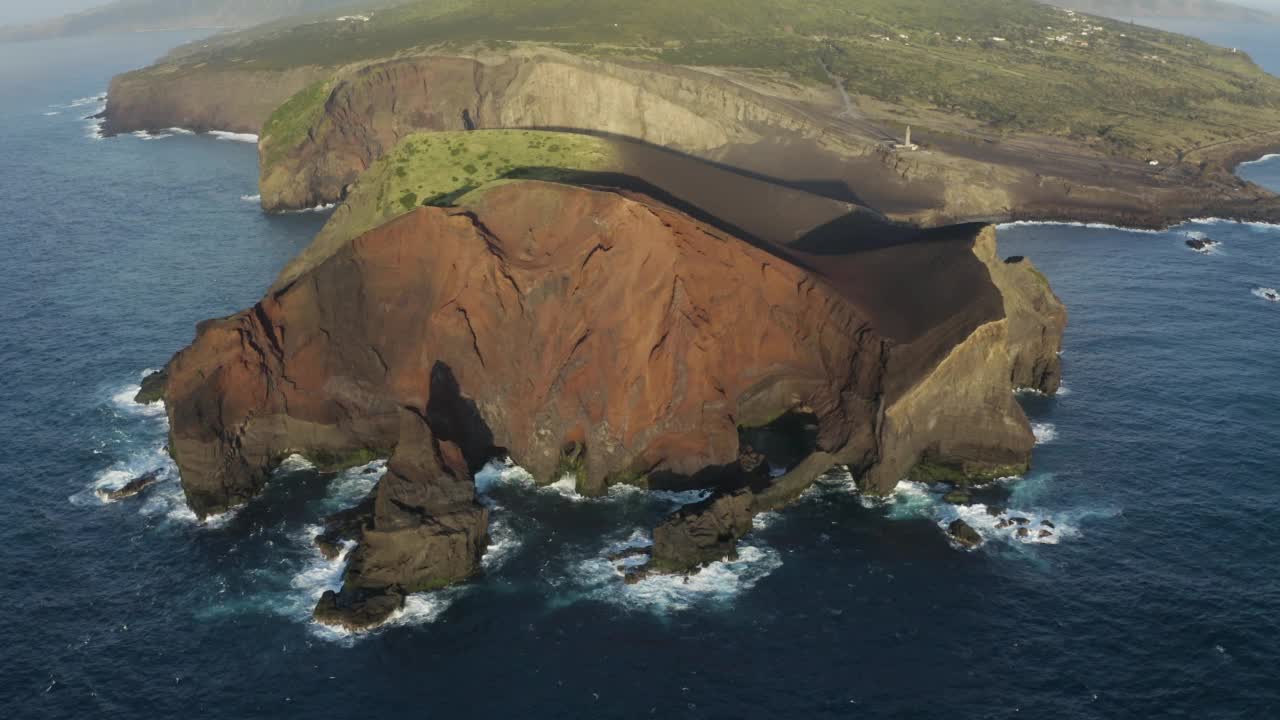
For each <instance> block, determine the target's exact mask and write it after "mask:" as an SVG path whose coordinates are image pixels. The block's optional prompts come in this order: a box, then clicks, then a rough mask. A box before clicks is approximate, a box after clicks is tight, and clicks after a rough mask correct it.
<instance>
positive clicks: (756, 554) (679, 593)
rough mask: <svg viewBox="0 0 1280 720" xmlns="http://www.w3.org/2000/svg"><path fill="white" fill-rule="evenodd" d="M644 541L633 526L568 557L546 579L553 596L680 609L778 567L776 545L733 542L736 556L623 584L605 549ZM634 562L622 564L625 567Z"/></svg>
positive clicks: (722, 600) (562, 600) (710, 600)
mask: <svg viewBox="0 0 1280 720" xmlns="http://www.w3.org/2000/svg"><path fill="white" fill-rule="evenodd" d="M649 545H652V540H650V539H649V537H648V535H647V534H646V533H644V532H643V531H640V530H637V531H634V532H633V533H632V534H631V535H630V536H628V537H627V538H625V539H623V540H620V541H617V542H614V543H611V544H610V545H609V546H607V547H606V548H605V550H604V552H603V553H601V554H600V555H599V556H596V557H591V558H587V559H584V560H580V561H578V562H575V563H573V564H572V565H571V566H570V569H569V574H568V577H567V578H563V579H560V580H549V581H548V582H550V583H551V584H552V585H553V587H556V589H557V590H558V591H559V594H558V596H557V598H556V599H555V600H554V601H553V602H554V603H555V604H560V605H569V604H572V603H574V602H576V601H578V600H596V601H602V602H607V603H609V604H612V605H616V606H619V607H622V608H625V609H628V610H633V611H645V612H653V613H658V614H667V613H671V612H681V611H684V610H689V609H692V608H695V607H705V606H708V605H712V606H714V605H722V604H727V603H728V602H730V601H732V600H733V599H734V598H735V597H737V596H738V595H740V594H742V593H743V592H746V591H748V590H750V589H751V588H753V587H755V586H756V584H757V583H759V582H760V581H761V580H763V579H764V578H766V577H768V576H769V575H770V574H772V573H773V571H775V570H777V569H778V568H779V567H782V556H781V555H780V554H779V553H778V551H777V550H774V549H773V548H771V547H769V546H768V545H765V544H763V543H761V542H758V541H756V542H744V543H742V544H740V545H738V556H737V558H735V559H732V560H720V561H717V562H713V563H711V564H709V565H707V566H706V567H704V568H702V569H701V570H699V571H698V572H696V573H693V574H691V575H687V576H686V575H651V576H649V577H646V578H644V579H643V580H640V581H639V582H637V583H634V584H630V585H628V584H626V583H625V582H624V581H623V579H624V575H623V572H622V571H621V570H619V569H618V568H617V563H615V562H614V561H611V560H609V555H612V554H614V553H617V552H621V551H622V550H625V549H627V548H633V547H648V546H649ZM636 562H638V561H631V562H624V563H622V565H623V567H631V566H634V564H636Z"/></svg>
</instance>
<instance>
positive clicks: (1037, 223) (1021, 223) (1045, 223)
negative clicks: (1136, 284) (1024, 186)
mask: <svg viewBox="0 0 1280 720" xmlns="http://www.w3.org/2000/svg"><path fill="white" fill-rule="evenodd" d="M1019 227H1071V228H1087V229H1089V230H1119V231H1120V232H1128V233H1142V234H1144V235H1161V234H1163V233H1164V231H1163V230H1151V229H1148V228H1130V227H1121V226H1119V225H1111V224H1108V223H1082V222H1058V221H1053V220H1016V221H1014V222H1007V223H1001V224H999V225H997V226H996V230H1006V229H1010V228H1019Z"/></svg>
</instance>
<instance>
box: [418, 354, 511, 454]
mask: <svg viewBox="0 0 1280 720" xmlns="http://www.w3.org/2000/svg"><path fill="white" fill-rule="evenodd" d="M426 421H427V425H428V426H429V427H430V428H431V432H432V434H434V435H435V437H436V439H437V440H441V441H444V442H451V443H453V444H455V445H457V446H458V447H459V448H461V449H462V455H463V457H465V458H466V460H467V465H468V467H469V469H470V470H471V472H472V473H476V472H479V471H480V469H481V468H483V467H484V466H485V464H486V463H488V462H489V461H490V460H492V459H494V458H495V457H502V456H505V455H506V454H507V453H506V449H504V448H500V447H498V446H496V445H495V444H494V439H493V431H492V430H490V429H489V425H488V423H486V422H485V421H484V418H483V417H482V416H481V415H480V409H479V408H478V407H476V404H475V402H474V401H473V400H471V399H470V398H468V397H466V396H465V395H463V394H462V388H461V386H459V385H458V378H457V377H456V376H455V375H454V374H453V369H452V368H450V367H449V366H448V365H447V364H445V363H443V362H437V363H436V364H435V365H434V366H432V368H431V395H430V400H428V401H427V414H426Z"/></svg>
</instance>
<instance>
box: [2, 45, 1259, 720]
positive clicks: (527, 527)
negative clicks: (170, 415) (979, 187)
mask: <svg viewBox="0 0 1280 720" xmlns="http://www.w3.org/2000/svg"><path fill="white" fill-rule="evenodd" d="M1255 37H1256V38H1258V42H1259V43H1260V47H1263V48H1264V49H1265V48H1266V47H1269V45H1268V44H1267V43H1269V38H1267V37H1265V33H1261V34H1256V35H1255ZM182 39H184V36H180V35H172V34H170V35H146V36H135V37H130V38H114V39H113V38H108V39H99V40H77V41H58V42H51V43H40V44H32V45H22V46H0V68H3V69H0V127H2V128H3V133H0V158H3V163H4V164H3V168H4V172H0V218H3V220H2V221H0V254H2V256H3V257H4V258H5V260H6V267H7V268H8V269H7V270H6V271H5V272H3V273H0V327H2V328H3V338H4V342H3V345H0V377H3V378H4V379H5V383H4V387H5V388H7V390H6V391H5V393H4V395H5V397H4V401H3V403H0V443H2V445H0V478H2V479H3V482H0V547H3V549H4V552H3V567H4V573H3V575H4V577H5V578H6V581H5V583H4V589H5V595H6V600H7V607H9V610H8V611H6V612H5V613H4V620H3V622H0V648H3V650H0V717H5V718H60V719H61V718H90V717H92V718H130V719H132V718H153V717H191V718H306V719H308V720H313V719H314V718H327V717H354V716H357V715H359V716H379V715H381V716H391V715H393V714H394V715H405V716H410V717H450V716H459V715H461V716H464V717H477V718H490V717H520V718H539V719H541V718H583V717H591V718H632V717H641V716H646V717H647V716H654V717H666V718H673V717H674V718H762V719H764V718H768V719H770V720H775V719H776V718H806V719H808V718H825V717H831V718H836V717H839V718H934V717H942V716H946V717H955V718H1015V717H1028V716H1032V717H1036V716H1039V717H1052V718H1058V719H1064V720H1074V719H1077V718H1079V719H1086V718H1088V719H1092V718H1151V717H1161V718H1197V719H1199V718H1268V717H1280V683H1277V681H1276V680H1275V675H1276V670H1275V669H1276V667H1277V666H1280V576H1278V574H1277V570H1278V569H1280V568H1278V566H1277V559H1278V558H1280V533H1278V532H1277V528H1276V514H1275V513H1276V511H1277V508H1278V507H1280V483H1278V482H1277V478H1276V475H1275V469H1276V468H1277V467H1280V442H1277V438H1280V354H1278V353H1277V348H1280V303H1276V302H1271V301H1269V300H1267V299H1266V297H1265V291H1264V290H1263V289H1264V288H1275V287H1278V286H1280V227H1274V226H1267V225H1241V224H1235V223H1224V222H1217V221H1204V222H1195V223H1189V224H1187V225H1185V226H1183V227H1179V228H1176V229H1174V230H1172V231H1169V232H1160V233H1153V232H1132V231H1125V230H1119V229H1114V228H1082V227H1071V226H1044V225H1019V226H1009V227H1004V228H1002V229H1001V231H1000V243H1001V250H1002V252H1003V253H1004V254H1006V255H1015V254H1017V255H1027V256H1029V257H1031V258H1032V259H1033V260H1034V261H1035V262H1036V263H1037V265H1038V266H1039V267H1040V268H1041V269H1042V270H1044V272H1045V273H1046V274H1047V275H1048V276H1049V277H1050V278H1051V279H1052V281H1053V284H1054V287H1055V289H1056V290H1057V291H1058V293H1059V294H1060V295H1061V297H1062V298H1063V300H1064V301H1065V302H1066V304H1067V305H1068V307H1069V308H1070V311H1071V313H1072V318H1071V326H1070V328H1069V330H1068V334H1067V337H1066V349H1065V354H1064V358H1063V359H1064V364H1065V378H1066V391H1065V392H1064V393H1063V394H1062V396H1060V397H1058V398H1053V399H1048V398H1042V397H1036V396H1023V397H1022V402H1023V403H1024V404H1025V407H1026V408H1027V411H1028V413H1029V414H1030V416H1031V417H1032V419H1033V421H1034V423H1035V428H1036V432H1037V436H1038V437H1039V439H1040V445H1039V447H1038V448H1037V450H1036V456H1035V469H1034V470H1033V471H1032V472H1031V473H1030V474H1029V475H1028V476H1027V477H1026V478H1024V479H1021V480H1019V481H1016V482H1010V483H1008V484H1007V486H1006V488H1005V493H1006V494H1007V498H1006V499H1005V500H1004V502H1005V503H1006V504H1007V505H1008V507H1010V508H1011V509H1013V510H1015V511H1017V512H1018V513H1020V514H1022V515H1025V516H1026V517H1028V518H1030V519H1032V520H1033V521H1037V522H1038V521H1039V520H1041V519H1048V520H1050V521H1051V522H1053V523H1055V524H1056V525H1057V528H1058V533H1057V535H1056V536H1055V537H1054V538H1052V539H1051V540H1050V539H1046V540H1045V541H1043V542H1039V541H1034V542H1023V541H1020V540H1019V539H1017V538H1016V537H1015V536H1013V535H1012V534H1011V533H1010V532H1009V531H1004V530H999V529H997V528H996V527H995V524H994V522H993V521H992V520H991V519H990V517H989V516H987V515H986V513H985V512H983V511H982V509H981V508H973V509H968V510H963V511H962V510H957V509H956V508H953V507H951V506H948V505H946V504H944V503H942V502H941V499H940V497H939V496H938V494H937V493H935V492H931V491H930V490H929V489H928V488H926V487H923V486H918V485H913V484H910V483H904V484H903V485H901V486H899V488H898V492H897V493H896V494H895V496H894V497H893V498H892V500H891V501H890V502H887V503H871V502H868V501H866V500H865V499H864V498H861V497H859V496H858V495H857V494H856V493H855V492H853V491H852V489H851V488H850V483H849V478H847V477H841V476H839V475H832V476H829V477H827V478H826V479H825V480H824V482H823V483H822V485H821V487H819V488H817V489H815V490H814V491H811V492H810V493H809V494H807V495H806V496H805V498H803V499H802V501H801V502H799V503H798V504H797V505H796V506H794V507H792V508H790V509H788V510H786V511H785V512H782V513H778V514H771V515H768V516H765V517H762V518H760V519H759V520H758V522H757V530H756V532H754V533H753V534H751V535H750V536H749V537H748V538H747V539H746V540H745V541H744V543H743V547H742V548H741V552H740V557H739V559H738V560H736V561H734V562H725V563H718V564H716V565H714V566H712V567H711V568H708V569H707V570H704V571H703V572H702V573H700V574H699V575H697V576H695V577H694V578H692V579H691V581H690V582H688V583H683V582H680V581H678V580H670V579H667V580H664V579H657V580H652V581H648V582H645V583H641V584H639V585H636V586H625V585H622V584H620V583H619V582H617V580H616V577H615V576H614V575H613V574H612V570H611V569H610V567H609V564H608V563H607V562H606V561H605V560H604V556H605V555H607V554H608V553H609V552H610V550H611V549H613V548H618V547H622V546H625V545H627V544H634V543H639V542H643V541H644V538H643V533H642V531H643V529H645V528H647V527H650V526H651V525H652V524H653V523H654V521H655V520H656V519H657V518H659V517H661V516H662V515H663V514H665V513H667V512H670V511H671V509H673V508H675V507H678V506H679V505H680V504H681V503H685V502H690V501H692V500H695V499H696V496H695V495H652V496H651V495H648V494H644V493H640V492H629V493H617V494H614V495H611V496H609V497H607V498H604V499H598V500H587V499H583V498H581V497H578V496H576V495H575V494H574V493H572V491H570V490H568V489H566V488H563V487H552V488H548V489H541V490H539V489H535V488H532V487H530V486H529V484H528V482H527V479H526V478H524V477H523V476H522V475H521V473H520V471H519V470H518V469H516V468H509V467H503V466H498V465H495V466H492V467H490V468H489V469H488V470H486V472H485V473H484V474H483V476H482V478H481V483H480V485H481V489H482V491H483V492H484V494H485V496H486V501H487V502H488V503H489V504H490V505H491V506H492V507H493V508H494V529H493V534H494V539H495V543H494V547H493V548H491V550H490V552H489V554H488V555H487V556H486V558H485V561H484V566H485V573H484V576H483V577H481V578H480V579H478V580H477V581H475V582H473V583H469V584H467V585H465V586H461V587H457V588H453V589H449V590H446V591H442V592H437V593H429V594H425V595H420V596H415V597H414V598H412V600H411V603H410V605H409V607H408V608H407V610H406V612H405V613H404V614H402V615H401V616H400V617H399V618H397V619H396V621H395V622H393V623H392V624H391V625H390V626H388V627H385V628H383V629H381V630H379V631H378V632H375V633H372V634H368V635H361V636H350V635H343V634H338V633H334V632H332V631H329V630H325V629H322V628H320V627H319V626H317V625H315V624H314V623H312V622H310V619H309V613H310V609H311V607H312V606H313V604H314V602H315V599H316V598H317V596H318V595H319V594H320V593H321V592H322V591H323V590H324V589H326V588H330V587H335V586H336V584H337V583H338V582H339V579H340V573H341V569H342V566H341V563H340V562H328V561H326V560H324V559H323V558H322V557H321V556H320V555H319V554H318V552H316V551H315V550H314V549H313V548H312V547H311V545H310V536H311V534H312V533H313V532H314V526H315V525H316V523H317V522H318V521H319V519H320V518H321V517H322V516H323V515H324V514H325V513H327V512H330V511H332V510H335V509H339V508H341V507H344V506H345V505H347V504H350V503H351V502H352V501H353V500H355V499H357V498H359V497H360V496H361V495H362V494H363V493H364V492H366V491H367V490H368V489H369V487H370V485H371V482H372V478H374V477H376V474H375V475H371V474H366V473H364V472H363V471H364V468H358V469H356V470H353V471H348V472H345V473H342V474H340V475H337V476H333V477H327V476H321V475H319V474H317V473H315V472H314V471H312V470H311V469H309V468H308V467H307V466H306V465H305V464H304V463H293V464H291V465H289V466H288V467H286V468H284V469H283V470H282V471H281V474H280V475H281V476H280V477H278V478H277V479H276V480H275V481H274V482H272V483H271V484H270V486H269V488H268V490H267V492H266V495H265V496H264V497H263V498H262V499H261V500H260V501H255V502H254V503H252V504H250V505H249V506H248V507H246V508H244V509H242V510H241V511H239V512H237V513H235V514H234V515H231V516H229V517H223V518H220V519H218V520H217V521H215V522H211V523H209V524H207V525H201V524H198V523H197V522H196V521H195V519H194V518H193V517H192V515H191V514H190V513H189V512H188V511H186V510H185V508H184V506H183V504H182V502H181V493H180V490H179V488H178V485H177V480H176V477H175V476H174V473H173V469H172V466H171V465H170V464H169V463H168V461H167V459H166V457H165V454H164V452H163V445H164V439H165V421H164V418H163V414H162V413H161V412H159V411H158V410H157V409H153V408H147V407H139V406H137V405H135V404H133V403H132V402H131V400H130V398H131V396H132V393H133V392H134V391H135V390H136V388H137V385H138V383H139V380H140V379H141V377H142V374H143V373H144V372H145V371H146V370H147V369H148V368H156V367H159V366H160V365H162V364H163V363H164V362H165V361H166V360H167V359H168V358H169V356H170V355H171V354H172V353H173V352H174V351H175V350H177V349H179V348H181V347H182V346H184V345H185V344H186V343H188V342H189V341H190V340H191V338H192V337H193V334H194V325H195V323H196V322H198V321H200V320H203V319H205V318H209V317H215V316H220V315H224V314H227V313H230V312H233V311H235V310H238V309H240V308H242V307H244V306H247V305H249V304H251V303H252V302H254V301H255V300H256V299H258V297H259V296H260V295H261V293H262V292H263V290H264V289H265V288H266V287H267V286H268V284H269V283H270V282H271V280H272V278H273V277H274V275H275V273H276V272H277V271H278V269H279V268H280V267H281V266H282V265H283V264H284V263H285V262H286V261H287V260H288V259H289V258H290V257H291V256H293V255H294V254H295V253H297V252H298V251H299V250H300V249H301V248H303V247H304V246H305V245H306V244H307V243H308V241H309V240H310V238H311V236H312V235H313V234H314V233H315V232H316V231H318V229H319V227H320V225H321V224H322V223H323V221H324V216H323V215H322V214H316V213H301V214H294V215H285V216H264V215H263V214H262V213H261V212H260V211H259V209H258V206H257V204H256V198H255V197H254V196H255V194H256V192H257V191H256V189H255V185H256V168H255V150H254V147H253V145H251V144H248V143H243V142H236V141H234V140H227V139H220V138H217V137H211V136H193V135H186V134H182V133H167V135H169V136H168V137H160V138H159V139H143V138H139V137H133V136H124V137H120V138H115V139H109V140H101V139H96V138H95V130H94V126H93V124H92V123H91V122H89V121H86V120H84V119H83V118H84V116H86V115H89V114H91V113H93V112H95V111H96V110H97V109H98V108H99V107H100V105H101V100H100V99H99V95H100V93H101V92H102V91H103V90H104V89H105V87H106V84H107V81H108V79H109V78H110V76H111V75H112V74H114V73H115V72H119V71H121V70H125V69H128V68H130V67H136V66H139V65H142V64H144V63H146V62H148V61H149V60H151V59H152V58H154V57H155V56H157V55H158V54H160V53H161V52H163V50H164V49H166V48H168V47H170V46H172V45H174V44H176V43H177V42H179V41H180V40H182ZM1241 173H1242V174H1244V175H1245V176H1247V177H1249V178H1250V179H1253V180H1255V181H1257V182H1262V183H1266V184H1268V185H1270V186H1273V187H1277V188H1280V158H1271V159H1268V160H1265V161H1262V162H1260V163H1256V164H1251V165H1247V166H1245V167H1243V168H1242V169H1241ZM1192 234H1199V235H1203V236H1206V237H1209V238H1212V239H1214V240H1217V241H1219V243H1220V244H1219V245H1218V246H1217V247H1215V248H1214V249H1213V250H1211V251H1210V252H1209V253H1207V254H1200V253H1196V252H1193V251H1192V250H1191V249H1189V248H1188V247H1187V246H1186V244H1185V240H1186V239H1187V237H1188V236H1190V235H1192ZM376 468H377V465H376V464H375V465H374V466H373V469H375V470H376ZM153 469H154V470H159V471H161V472H162V474H163V477H164V480H163V481H162V482H161V483H160V485H159V486H157V487H155V488H152V489H151V491H149V492H148V493H147V494H145V495H144V496H143V497H140V498H135V499H132V500H126V501H121V502H117V503H105V502H103V501H102V500H100V499H99V498H98V497H97V495H96V494H95V490H96V489H99V488H102V487H112V486H116V485H118V484H119V483H121V482H123V481H125V480H127V479H129V478H131V477H133V476H136V475H138V474H141V473H142V472H145V471H148V470H153ZM961 512H963V513H964V514H965V516H966V517H967V518H968V519H970V521H971V522H972V523H973V524H975V525H976V526H977V527H978V529H979V531H980V532H981V533H982V534H983V535H984V536H985V537H986V539H987V542H986V544H985V545H984V546H983V547H982V548H981V549H980V550H978V551H975V552H962V551H958V550H956V549H953V548H952V547H951V546H950V545H949V544H948V543H947V541H946V539H945V537H944V535H943V533H942V529H941V526H942V525H944V524H945V523H947V522H948V521H949V520H950V519H952V518H954V517H955V516H956V515H957V514H958V513H961Z"/></svg>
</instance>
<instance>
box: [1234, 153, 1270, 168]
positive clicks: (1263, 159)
mask: <svg viewBox="0 0 1280 720" xmlns="http://www.w3.org/2000/svg"><path fill="white" fill-rule="evenodd" d="M1277 158H1280V155H1275V154H1272V155H1263V156H1262V157H1260V158H1258V159H1257V160H1246V161H1245V162H1242V163H1240V164H1239V165H1237V166H1236V167H1238V168H1242V167H1246V166H1248V165H1261V164H1262V163H1265V162H1270V161H1272V160H1275V159H1277Z"/></svg>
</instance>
